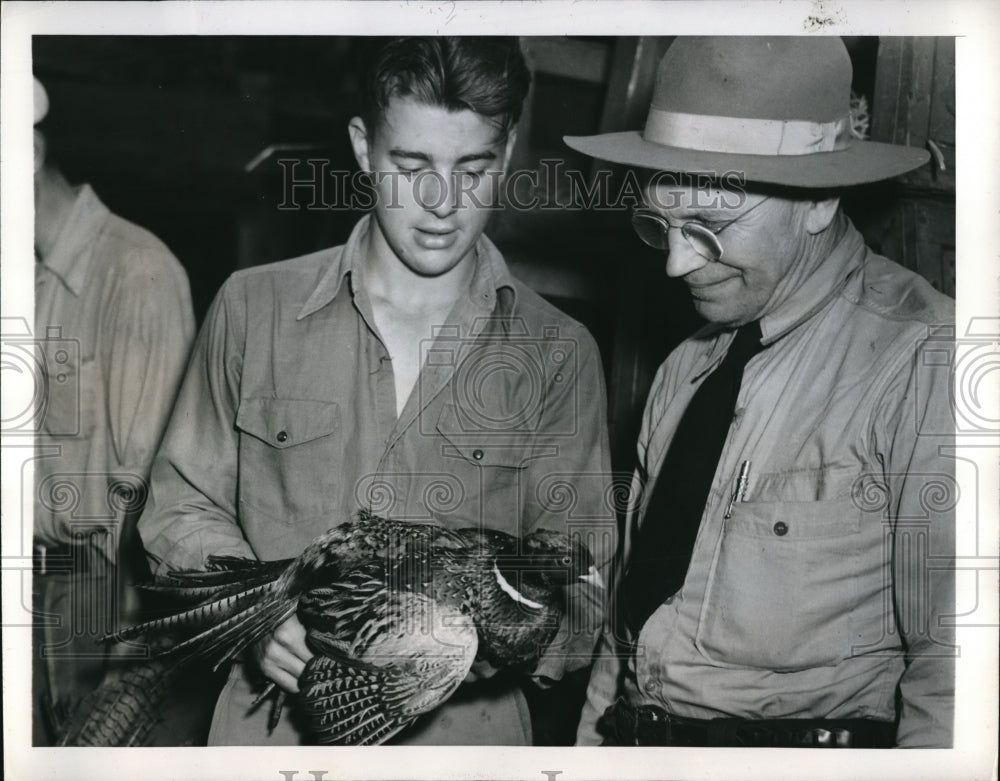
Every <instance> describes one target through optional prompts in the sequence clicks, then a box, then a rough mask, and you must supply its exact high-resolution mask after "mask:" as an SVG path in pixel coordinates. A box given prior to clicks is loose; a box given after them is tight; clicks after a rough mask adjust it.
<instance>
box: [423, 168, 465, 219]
mask: <svg viewBox="0 0 1000 781" xmlns="http://www.w3.org/2000/svg"><path fill="white" fill-rule="evenodd" d="M419 196H420V202H421V204H423V207H424V208H425V209H426V210H427V211H429V212H430V213H431V214H433V215H434V216H435V217H437V218H439V219H444V218H445V217H448V216H450V215H452V214H454V213H455V212H456V211H457V210H458V200H459V198H460V197H461V187H460V186H459V183H458V182H457V181H455V177H454V176H448V175H445V174H440V173H438V172H437V171H433V172H430V173H429V174H428V175H426V176H425V177H424V178H423V180H422V181H421V182H420V187H419Z"/></svg>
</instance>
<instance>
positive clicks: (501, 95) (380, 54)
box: [361, 37, 531, 137]
mask: <svg viewBox="0 0 1000 781" xmlns="http://www.w3.org/2000/svg"><path fill="white" fill-rule="evenodd" d="M363 62H364V67H363V70H362V81H361V119H362V120H364V123H365V126H366V127H367V128H368V132H369V133H371V134H374V133H376V132H377V130H378V126H379V124H380V123H381V122H382V120H383V119H384V117H385V112H386V110H387V109H388V107H389V102H390V100H392V98H395V97H410V98H413V99H414V100H417V101H419V102H420V103H425V104H427V105H430V106H440V107H442V108H445V109H448V110H449V111H461V110H463V109H468V110H469V111H473V112H475V113H476V114H479V115H481V116H483V117H486V118H487V119H488V120H489V121H491V122H493V123H494V124H495V125H496V126H497V129H498V130H499V131H500V133H501V134H502V136H503V137H506V136H507V134H509V133H510V131H511V130H512V129H513V127H514V126H515V125H516V124H517V120H518V119H519V118H520V117H521V108H522V104H523V103H524V98H525V95H527V93H528V86H529V84H530V83H531V74H530V72H529V71H528V66H527V65H526V64H525V61H524V55H523V54H522V53H521V47H520V45H519V43H518V39H517V38H514V37H511V38H485V37H484V38H480V37H469V38H454V37H427V38H389V39H376V40H373V41H372V42H371V44H370V45H369V48H368V51H367V52H366V53H365V56H364V58H363Z"/></svg>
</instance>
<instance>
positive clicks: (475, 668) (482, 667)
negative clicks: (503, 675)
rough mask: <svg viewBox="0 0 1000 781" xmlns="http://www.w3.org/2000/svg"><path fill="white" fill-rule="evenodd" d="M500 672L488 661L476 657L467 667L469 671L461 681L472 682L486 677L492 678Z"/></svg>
mask: <svg viewBox="0 0 1000 781" xmlns="http://www.w3.org/2000/svg"><path fill="white" fill-rule="evenodd" d="M498 672H500V671H499V670H498V669H497V668H496V667H494V666H493V665H492V664H490V663H489V662H487V661H485V660H483V659H477V660H476V661H474V662H473V663H472V667H470V668H469V672H468V673H467V674H466V676H465V680H464V681H462V683H472V682H473V681H482V680H485V679H486V678H492V677H493V676H494V675H496V674H497V673H498Z"/></svg>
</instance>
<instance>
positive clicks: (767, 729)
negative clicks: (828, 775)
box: [599, 699, 896, 748]
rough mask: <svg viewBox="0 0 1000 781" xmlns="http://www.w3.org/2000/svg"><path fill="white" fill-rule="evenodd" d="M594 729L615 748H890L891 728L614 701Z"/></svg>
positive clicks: (861, 721)
mask: <svg viewBox="0 0 1000 781" xmlns="http://www.w3.org/2000/svg"><path fill="white" fill-rule="evenodd" d="M599 729H600V730H601V731H602V733H603V734H604V735H605V736H606V737H607V738H608V739H609V741H610V743H611V744H612V745H619V746H729V747H740V746H754V747H764V746H768V747H772V748H893V747H894V746H895V745H896V725H895V724H894V723H893V722H890V721H877V720H875V719H734V718H720V719H689V718H682V717H680V716H674V715H672V714H669V713H667V712H666V711H665V710H663V709H662V708H660V707H658V706H656V705H640V706H638V707H636V706H633V705H629V704H628V703H627V702H625V700H623V699H619V700H618V702H616V703H615V704H614V705H612V706H611V707H609V708H608V709H607V710H606V711H605V712H604V715H603V716H602V717H601V721H600V724H599Z"/></svg>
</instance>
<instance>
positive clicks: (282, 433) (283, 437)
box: [275, 431, 288, 442]
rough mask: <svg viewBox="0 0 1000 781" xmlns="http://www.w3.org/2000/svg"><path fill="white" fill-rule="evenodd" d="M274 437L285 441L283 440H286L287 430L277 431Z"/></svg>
mask: <svg viewBox="0 0 1000 781" xmlns="http://www.w3.org/2000/svg"><path fill="white" fill-rule="evenodd" d="M275 439H277V440H278V441H279V442H285V441H287V440H288V432H287V431H279V432H278V436H276V437H275Z"/></svg>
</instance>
